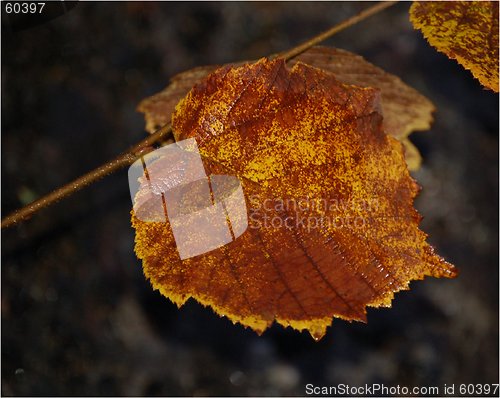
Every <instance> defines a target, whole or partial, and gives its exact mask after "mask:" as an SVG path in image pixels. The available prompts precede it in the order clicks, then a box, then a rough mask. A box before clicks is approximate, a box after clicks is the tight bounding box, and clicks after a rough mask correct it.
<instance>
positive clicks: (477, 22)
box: [410, 1, 498, 93]
mask: <svg viewBox="0 0 500 398" xmlns="http://www.w3.org/2000/svg"><path fill="white" fill-rule="evenodd" d="M410 20H411V22H412V23H413V26H415V28H418V29H420V30H421V31H422V33H423V35H424V37H425V38H426V39H427V40H428V41H429V43H430V44H431V45H432V46H434V47H435V48H436V49H438V50H439V51H441V52H443V53H445V54H446V55H447V56H448V57H449V58H453V59H456V60H457V61H458V62H459V63H460V64H461V65H462V66H463V67H464V68H465V69H469V70H470V71H471V72H472V74H473V75H474V77H475V78H477V79H478V80H479V82H480V83H481V84H482V85H483V86H484V87H486V88H489V89H490V90H493V91H495V92H497V93H498V1H425V2H420V1H415V2H413V4H412V6H411V8H410Z"/></svg>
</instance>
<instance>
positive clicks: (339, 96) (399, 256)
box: [132, 59, 456, 339]
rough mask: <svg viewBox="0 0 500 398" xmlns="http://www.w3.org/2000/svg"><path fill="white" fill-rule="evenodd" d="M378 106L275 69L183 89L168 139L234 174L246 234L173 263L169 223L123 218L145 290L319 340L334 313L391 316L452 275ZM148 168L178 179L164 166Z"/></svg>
mask: <svg viewBox="0 0 500 398" xmlns="http://www.w3.org/2000/svg"><path fill="white" fill-rule="evenodd" d="M380 108H381V107H380V93H379V91H378V90H376V89H373V88H362V87H357V86H353V85H348V84H344V83H341V82H340V81H338V80H337V79H336V78H335V77H334V75H333V74H332V73H329V72H326V71H323V70H321V69H318V68H314V67H311V66H309V65H306V64H303V63H300V62H299V63H296V64H295V65H294V66H293V67H292V68H291V69H288V68H287V67H286V65H285V63H284V61H283V60H281V59H276V60H273V61H269V60H267V59H262V60H260V61H258V62H256V63H253V64H248V65H244V66H241V67H231V66H224V67H222V68H219V69H217V70H216V71H214V72H213V73H211V74H210V75H208V76H207V77H206V78H205V79H203V80H202V81H201V82H200V83H199V84H197V85H195V86H194V88H193V89H192V90H191V91H190V92H189V93H188V95H187V96H186V97H185V98H184V99H183V100H182V101H181V102H180V103H179V104H178V105H177V107H176V108H175V112H174V114H173V118H172V123H173V124H172V126H173V132H174V136H175V139H176V141H177V142H179V143H180V142H185V141H183V140H189V139H195V140H196V142H197V146H198V148H199V152H200V155H201V157H202V159H203V164H204V167H205V170H206V173H207V175H211V176H213V175H226V176H236V177H238V179H239V181H240V183H241V186H242V188H243V191H244V194H245V198H246V208H247V217H248V227H247V229H246V230H245V231H244V232H243V233H242V234H241V236H239V237H237V238H236V239H234V240H233V241H231V242H230V243H228V244H227V245H224V246H221V247H219V248H217V249H215V250H212V251H209V252H207V253H204V254H201V255H198V256H194V257H190V258H186V259H183V260H181V258H180V256H179V252H178V250H177V247H176V243H175V238H174V235H173V232H172V228H171V225H170V223H169V220H168V219H165V220H164V222H158V221H156V222H148V221H144V220H141V219H140V218H138V217H137V216H136V214H135V213H134V212H133V213H132V224H133V226H134V228H135V230H136V239H135V241H136V246H135V250H136V253H137V255H138V257H139V258H140V259H142V261H143V269H144V273H145V275H146V277H147V278H148V279H149V280H150V281H151V283H152V285H153V287H154V288H155V289H158V290H160V292H161V293H162V294H163V295H165V296H166V297H168V298H170V299H171V300H172V301H173V302H175V303H176V304H177V305H179V306H181V305H182V304H183V303H184V302H185V301H186V300H187V299H189V298H190V297H192V298H194V299H196V300H197V301H198V302H200V303H202V304H204V305H206V306H210V307H211V308H213V309H214V310H215V312H217V313H218V314H219V315H221V316H227V317H228V318H229V319H230V320H231V321H233V322H238V323H240V324H242V325H244V326H248V327H251V328H252V329H253V330H255V331H256V332H258V333H262V332H263V331H264V330H265V329H266V328H268V327H269V326H270V325H271V324H272V323H273V322H274V321H276V322H278V323H280V324H281V325H284V326H291V327H292V328H295V329H297V330H304V329H306V330H308V331H309V332H310V333H311V335H312V336H313V337H314V338H315V339H319V338H321V337H322V336H323V335H324V334H325V332H326V328H327V327H328V326H329V325H330V324H331V321H332V318H333V317H336V318H341V319H345V320H349V321H351V320H358V321H366V307H367V306H371V307H381V306H390V305H391V300H392V299H393V296H394V293H395V292H398V291H400V290H404V289H408V286H409V282H410V281H412V280H417V279H423V278H424V277H425V276H434V277H454V276H455V274H456V270H455V268H454V267H453V266H452V265H451V264H449V263H447V262H446V261H444V260H443V259H442V258H441V257H439V256H437V255H436V254H434V251H433V249H432V247H431V246H430V245H429V244H428V243H426V234H425V233H423V232H422V231H420V230H419V229H418V224H419V221H420V216H419V214H418V213H417V211H416V210H415V209H414V208H413V200H414V198H415V196H416V194H417V192H418V186H417V184H416V183H415V181H414V180H413V179H412V178H411V177H410V175H409V173H408V170H407V167H406V164H405V161H404V156H403V149H402V145H401V143H400V142H399V141H398V140H396V139H394V138H392V137H391V136H388V135H387V134H385V133H384V131H383V126H382V116H381V110H380ZM149 167H150V168H151V169H155V170H157V171H158V172H160V173H164V175H170V174H171V173H172V172H176V173H179V172H184V168H182V167H181V168H179V166H176V165H173V164H172V162H171V161H169V160H168V159H166V158H165V157H160V158H159V159H158V160H156V161H154V162H153V163H152V164H151V165H150V166H149ZM148 184H149V183H148V181H147V180H146V179H145V178H142V180H141V187H140V191H139V194H138V195H139V196H141V197H142V198H144V197H146V196H147V194H141V192H148V189H149V188H148ZM147 202H148V200H147V199H145V200H143V202H141V204H140V206H147ZM195 235H196V233H195ZM197 239H198V238H197ZM201 239H202V238H201Z"/></svg>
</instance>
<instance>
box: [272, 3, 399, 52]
mask: <svg viewBox="0 0 500 398" xmlns="http://www.w3.org/2000/svg"><path fill="white" fill-rule="evenodd" d="M394 4H396V2H394V1H383V2H380V3H377V4H375V5H374V6H371V7H369V8H367V9H366V10H363V11H361V12H360V13H359V14H357V15H354V16H353V17H351V18H349V19H346V20H345V21H342V22H341V23H339V24H337V25H335V26H334V27H332V28H330V29H328V30H325V31H324V32H323V33H320V34H319V35H317V36H314V37H313V38H312V39H309V40H307V41H305V42H304V43H302V44H299V45H298V46H296V47H294V48H292V49H291V50H288V51H285V52H283V53H281V54H279V55H278V57H281V58H284V59H285V61H288V60H289V59H291V58H294V57H296V56H297V55H299V54H302V53H303V52H304V51H307V50H309V49H310V48H311V47H313V46H315V45H316V44H319V43H321V42H322V41H324V40H326V39H329V38H330V37H332V36H333V35H334V34H336V33H338V32H340V31H342V30H344V29H346V28H348V27H350V26H352V25H354V24H356V23H358V22H360V21H362V20H363V19H365V18H368V17H370V16H372V15H374V14H376V13H378V12H380V11H382V10H384V9H386V8H388V7H390V6H392V5H394Z"/></svg>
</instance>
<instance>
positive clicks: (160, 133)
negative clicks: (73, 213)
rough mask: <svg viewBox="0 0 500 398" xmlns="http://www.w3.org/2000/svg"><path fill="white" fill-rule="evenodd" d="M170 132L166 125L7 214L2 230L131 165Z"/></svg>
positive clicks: (168, 125) (169, 127)
mask: <svg viewBox="0 0 500 398" xmlns="http://www.w3.org/2000/svg"><path fill="white" fill-rule="evenodd" d="M171 131H172V129H171V126H170V124H166V125H165V126H163V127H161V128H160V129H159V130H157V131H156V132H155V133H154V134H151V135H150V136H148V137H146V138H145V139H144V140H142V141H141V142H139V143H138V144H136V145H134V146H133V147H131V148H130V149H129V150H128V151H126V152H124V153H123V154H121V155H120V156H118V157H116V158H115V159H113V160H111V161H109V162H106V163H105V164H103V165H102V166H100V167H98V168H96V169H94V170H92V171H91V172H89V173H87V174H84V175H83V176H81V177H79V178H77V179H76V180H74V181H72V182H70V183H69V184H66V185H64V186H62V187H61V188H58V189H56V190H55V191H53V192H51V193H49V194H48V195H45V196H44V197H42V198H40V199H38V200H36V201H34V202H32V203H30V204H28V205H26V206H25V207H23V208H21V209H19V210H16V211H15V212H13V213H11V214H9V215H8V216H7V217H5V218H4V219H3V220H2V228H8V227H11V226H13V225H15V224H17V223H19V222H21V221H23V220H25V219H27V218H28V217H30V216H31V215H32V214H33V213H36V212H37V211H38V210H41V209H43V208H44V207H47V206H50V205H51V204H52V203H55V202H57V201H58V200H60V199H62V198H64V197H66V196H69V195H71V194H73V193H75V192H78V191H79V190H80V189H82V188H85V187H86V186H88V185H90V184H92V183H94V182H96V181H97V180H100V179H101V178H103V177H105V176H107V175H109V174H112V173H114V172H115V171H117V170H120V169H121V168H123V167H125V166H128V165H130V164H132V163H133V162H134V161H135V160H136V159H137V158H138V157H139V156H141V155H144V154H146V153H148V152H150V151H151V150H152V149H153V148H151V145H153V144H154V143H155V142H157V141H159V140H160V139H162V138H163V137H165V136H166V135H168V134H170V133H171Z"/></svg>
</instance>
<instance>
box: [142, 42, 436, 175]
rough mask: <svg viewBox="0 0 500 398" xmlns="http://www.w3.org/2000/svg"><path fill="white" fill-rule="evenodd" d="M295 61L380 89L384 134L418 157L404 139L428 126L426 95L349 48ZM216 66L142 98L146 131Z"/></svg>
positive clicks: (430, 108)
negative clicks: (393, 138) (405, 146)
mask: <svg viewBox="0 0 500 398" xmlns="http://www.w3.org/2000/svg"><path fill="white" fill-rule="evenodd" d="M297 62H303V63H305V64H308V65H311V66H314V67H317V68H320V69H323V70H325V71H328V72H331V73H333V74H334V75H335V78H336V79H337V80H339V81H340V82H342V83H348V84H354V85H357V86H360V87H373V88H377V89H380V91H381V94H382V98H381V106H382V112H383V116H384V129H385V131H386V133H388V134H390V135H392V136H393V137H395V138H397V139H399V140H400V141H402V142H403V144H404V145H411V147H410V148H408V151H407V152H408V153H412V154H414V155H415V156H416V157H417V158H418V159H420V154H419V153H418V150H417V149H416V148H415V147H414V146H413V145H412V144H411V142H410V141H409V140H407V139H405V138H406V137H408V135H409V134H410V133H411V132H413V131H418V130H427V129H429V128H430V126H431V123H432V120H433V119H432V113H433V112H434V105H433V104H432V102H430V101H429V100H428V99H427V98H425V97H424V96H423V95H421V94H420V93H419V92H418V91H416V90H415V89H413V88H411V87H410V86H408V85H406V84H405V83H404V82H402V81H401V79H400V78H399V77H397V76H394V75H392V74H390V73H387V72H384V71H383V70H382V69H380V68H378V67H376V66H375V65H373V64H371V63H369V62H367V61H366V60H365V59H364V58H363V57H361V56H359V55H356V54H353V53H351V52H349V51H345V50H340V49H336V48H331V47H322V46H318V47H313V48H311V49H310V50H308V51H306V52H305V53H303V54H301V55H299V56H298V57H296V58H295V59H293V60H291V61H289V65H294V64H295V63H297ZM215 69H216V66H213V65H212V66H204V67H198V68H195V69H191V70H188V71H186V72H183V73H181V74H179V75H177V76H175V77H174V78H173V79H172V81H171V83H170V85H169V86H167V88H165V89H164V90H163V91H161V92H160V93H158V94H156V95H154V96H152V97H149V98H146V99H145V100H143V101H142V102H141V103H140V105H139V107H138V110H139V111H140V112H144V114H145V117H146V130H147V131H149V132H150V133H153V132H154V131H156V129H158V128H159V127H161V126H162V125H164V124H165V123H167V122H169V121H170V119H169V118H170V116H169V115H171V114H172V112H173V110H174V107H175V104H177V102H178V101H180V99H181V98H182V97H184V96H185V95H186V94H187V92H188V91H189V90H190V89H191V87H192V86H194V85H195V84H196V83H199V81H200V80H201V79H202V78H203V77H205V76H206V75H208V74H209V73H210V72H212V71H213V70H215ZM419 165H420V162H419V161H418V162H416V161H414V158H412V159H411V160H410V161H409V162H408V166H409V167H410V170H416V169H418V167H419Z"/></svg>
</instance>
